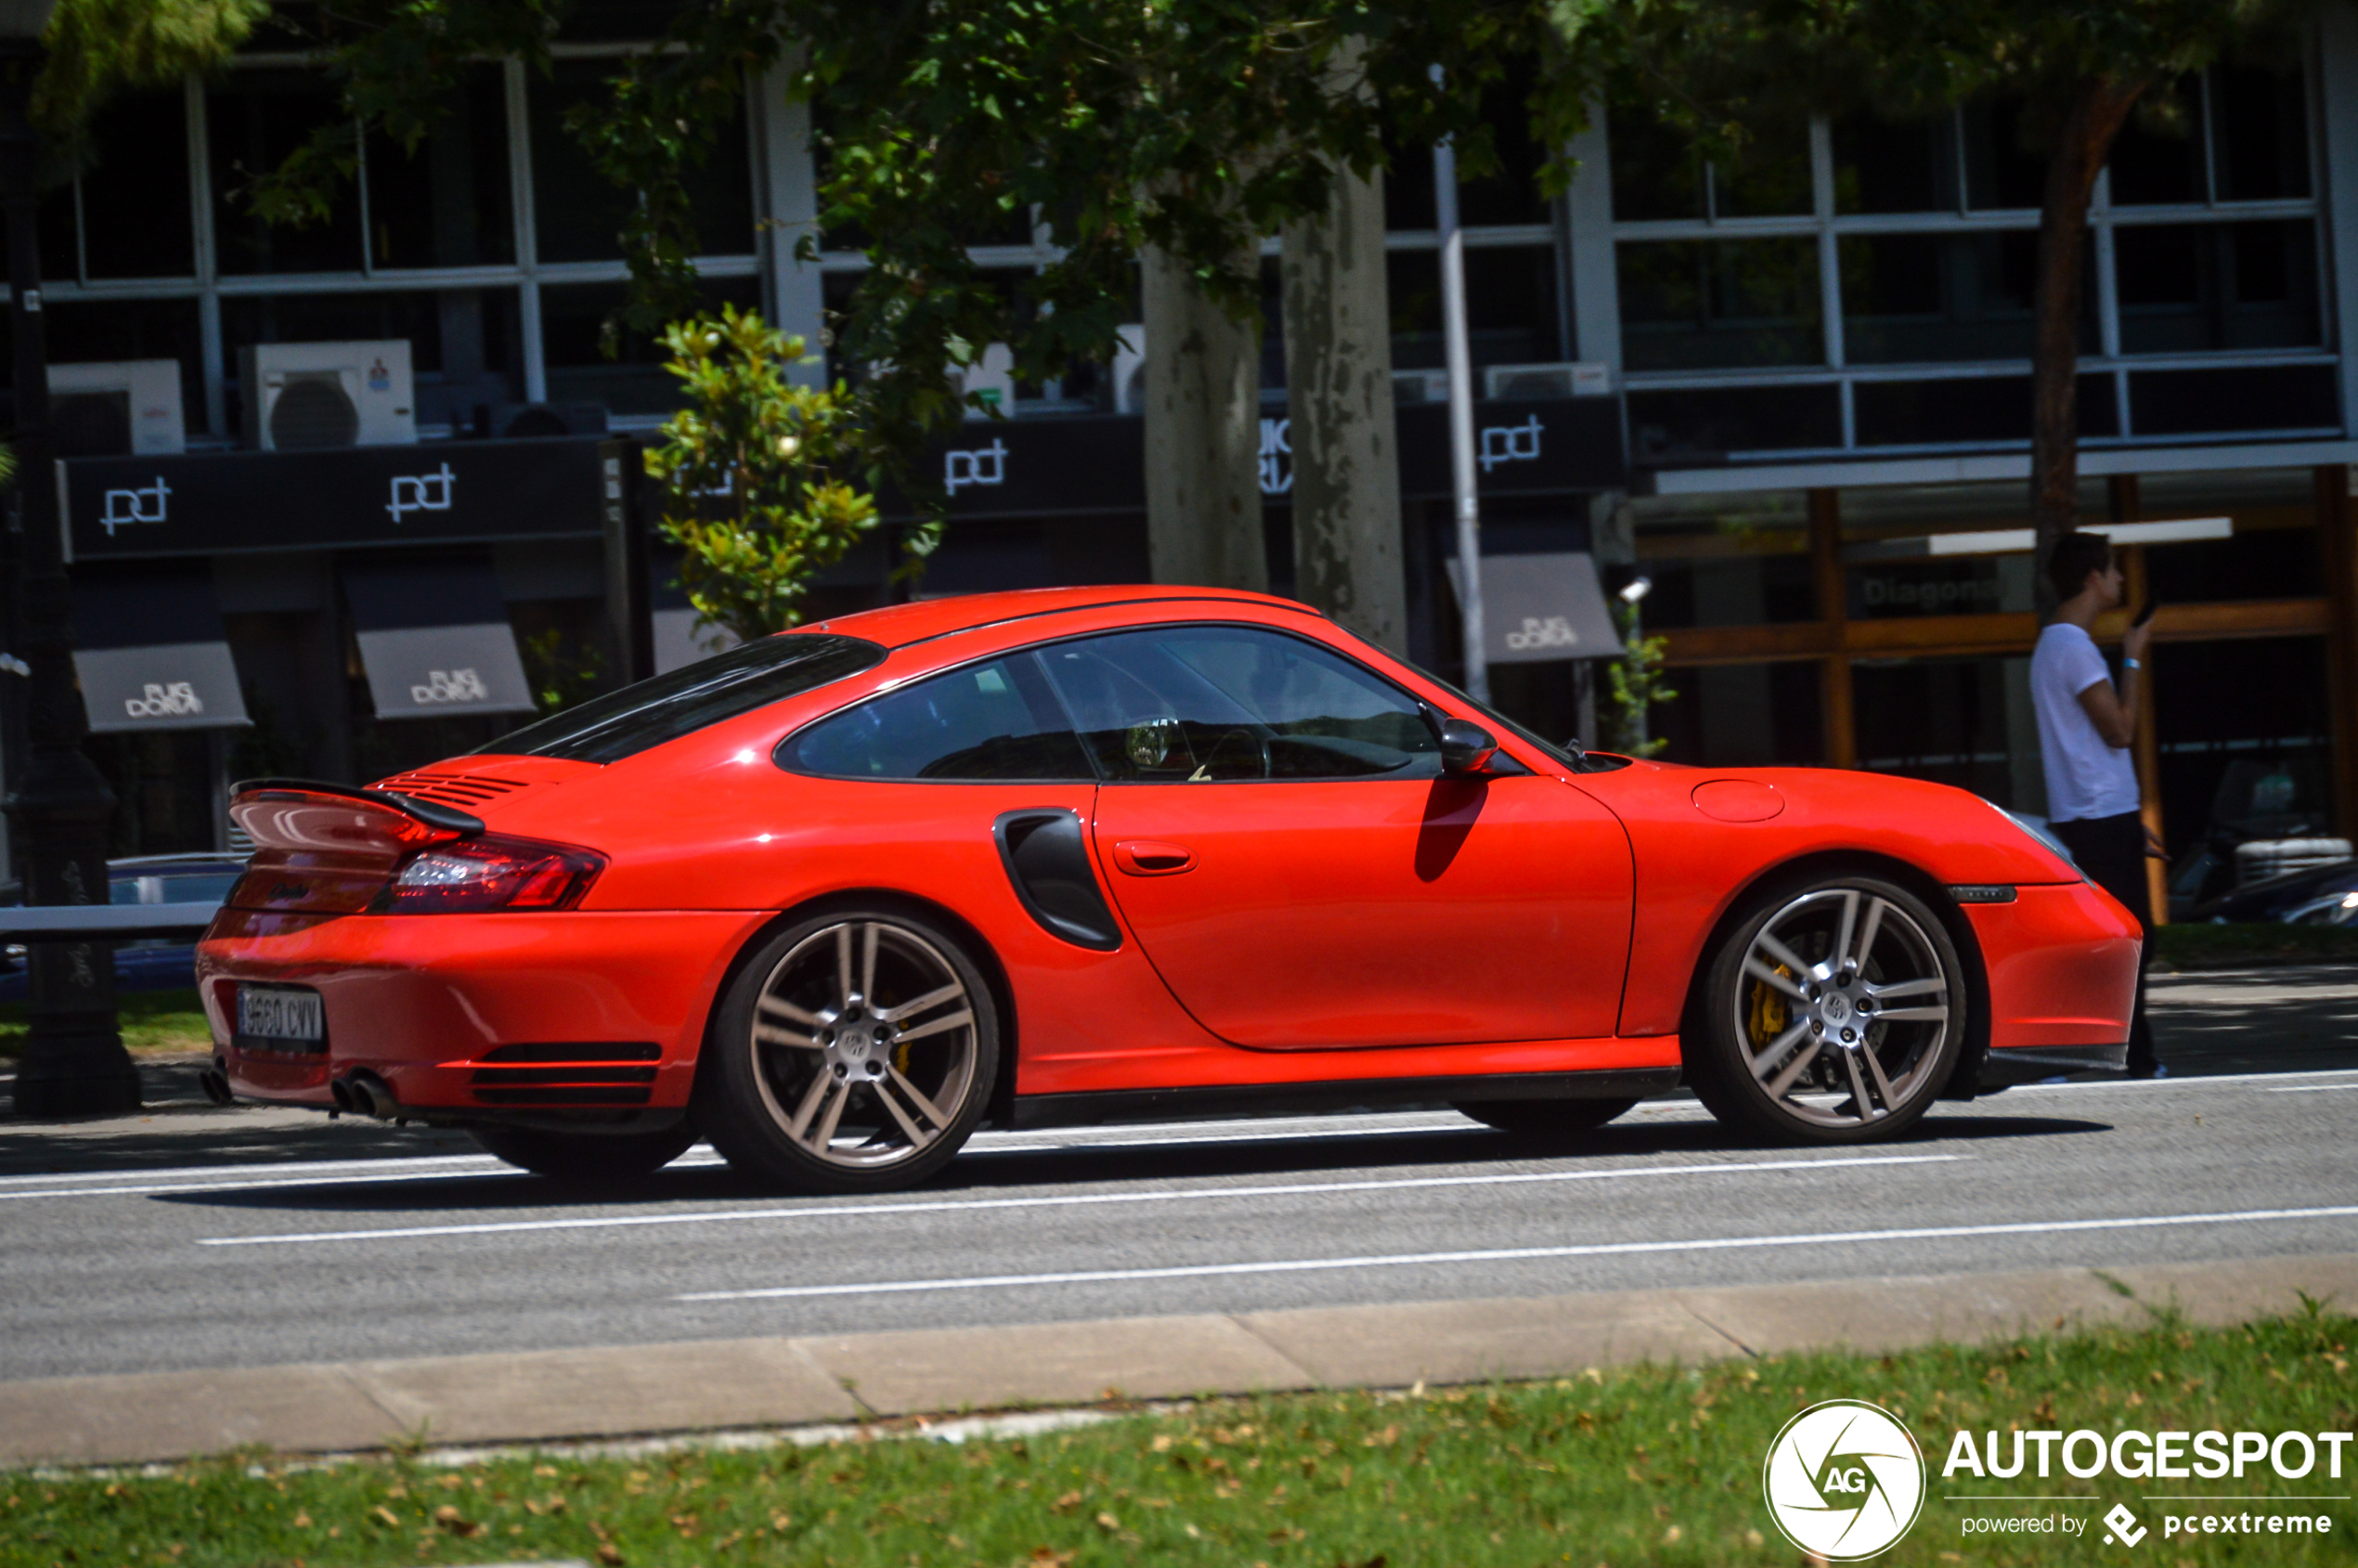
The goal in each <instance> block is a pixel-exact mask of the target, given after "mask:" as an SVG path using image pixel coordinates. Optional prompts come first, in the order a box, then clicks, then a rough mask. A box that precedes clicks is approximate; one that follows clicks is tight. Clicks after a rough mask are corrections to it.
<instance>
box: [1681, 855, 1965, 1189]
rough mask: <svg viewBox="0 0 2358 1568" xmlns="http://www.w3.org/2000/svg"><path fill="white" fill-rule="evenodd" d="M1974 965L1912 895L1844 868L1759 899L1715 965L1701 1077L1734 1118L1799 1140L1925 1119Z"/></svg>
mask: <svg viewBox="0 0 2358 1568" xmlns="http://www.w3.org/2000/svg"><path fill="white" fill-rule="evenodd" d="M1966 1001H1967V990H1966V986H1965V969H1964V965H1963V961H1962V960H1961V959H1960V958H1959V957H1958V955H1957V948H1956V944H1955V943H1954V942H1953V941H1951V940H1950V936H1949V931H1948V927H1946V926H1944V925H1943V924H1942V922H1941V920H1940V917H1939V916H1938V915H1937V914H1934V913H1933V911H1932V909H1931V908H1930V907H1929V906H1928V905H1926V904H1925V902H1924V901H1923V900H1922V899H1921V898H1919V897H1917V896H1916V895H1915V894H1914V893H1911V892H1910V891H1909V890H1908V889H1906V888H1901V887H1899V886H1898V885H1897V884H1895V883H1891V882H1886V881H1884V880H1883V879H1881V878H1879V877H1874V876H1869V875H1859V874H1846V875H1834V876H1829V877H1821V878H1818V879H1816V880H1812V881H1808V882H1805V883H1801V884H1798V885H1795V884H1786V885H1784V886H1782V887H1781V888H1772V889H1770V890H1769V891H1768V892H1765V893H1763V894H1761V895H1759V896H1758V897H1756V899H1755V900H1754V901H1753V902H1752V904H1751V905H1750V906H1749V908H1748V909H1747V910H1746V911H1745V913H1744V914H1743V917H1742V918H1740V919H1739V920H1738V921H1737V922H1736V924H1735V926H1734V927H1733V928H1732V929H1730V931H1729V933H1728V936H1727V939H1726V940H1724V941H1723V942H1722V943H1721V944H1720V946H1719V948H1718V950H1717V952H1714V953H1713V954H1712V956H1711V958H1710V960H1709V966H1708V969H1707V971H1706V973H1705V978H1704V988H1703V996H1702V1000H1701V1004H1700V1007H1701V1016H1700V1017H1697V1018H1694V1019H1691V1020H1690V1021H1691V1026H1692V1030H1693V1035H1694V1038H1693V1042H1692V1044H1691V1048H1690V1050H1689V1052H1688V1067H1689V1078H1690V1080H1691V1082H1692V1083H1693V1085H1694V1090H1695V1094H1696V1095H1697V1096H1698V1097H1700V1098H1701V1099H1702V1101H1703V1103H1704V1105H1705V1106H1706V1107H1708V1108H1709V1109H1710V1111H1711V1113H1712V1114H1713V1115H1714V1116H1716V1117H1717V1118H1718V1119H1719V1120H1720V1121H1722V1122H1724V1123H1726V1124H1727V1125H1729V1126H1730V1127H1733V1128H1736V1129H1738V1130H1740V1131H1743V1132H1745V1133H1749V1134H1756V1135H1757V1136H1762V1137H1768V1138H1773V1139H1776V1140H1778V1141H1780V1142H1787V1143H1819V1144H1850V1143H1867V1142H1871V1141H1873V1140H1876V1139H1881V1138H1888V1137H1892V1136H1895V1135H1897V1134H1899V1133H1900V1132H1902V1131H1904V1130H1906V1129H1907V1128H1909V1127H1911V1126H1913V1125H1914V1124H1915V1123H1916V1122H1917V1121H1919V1120H1920V1119H1921V1118H1922V1117H1923V1116H1924V1112H1925V1111H1926V1110H1928V1109H1929V1108H1931V1106H1932V1102H1933V1100H1934V1098H1935V1097H1936V1096H1937V1095H1938V1094H1939V1093H1940V1091H1941V1089H1942V1087H1943V1086H1944V1085H1946V1084H1947V1082H1948V1081H1949V1078H1950V1074H1951V1073H1953V1072H1954V1071H1955V1069H1956V1065H1957V1057H1958V1055H1959V1053H1960V1051H1961V1050H1962V1048H1963V1042H1964V1039H1965V1028H1966V1022H1967V1020H1966V1016H1965V1008H1966Z"/></svg>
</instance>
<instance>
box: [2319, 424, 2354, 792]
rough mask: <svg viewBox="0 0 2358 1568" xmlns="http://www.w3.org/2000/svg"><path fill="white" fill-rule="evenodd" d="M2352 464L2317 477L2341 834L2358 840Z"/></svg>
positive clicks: (2332, 466) (2325, 468) (2322, 470)
mask: <svg viewBox="0 0 2358 1568" xmlns="http://www.w3.org/2000/svg"><path fill="white" fill-rule="evenodd" d="M2350 486H2351V471H2350V466H2349V465H2348V464H2347V463H2326V464H2324V465H2322V466H2320V467H2319V468H2318V470H2317V473H2316V496H2317V554H2318V557H2319V560H2320V563H2321V564H2323V566H2324V567H2325V572H2326V615H2327V617H2328V618H2327V623H2326V625H2327V629H2326V704H2327V707H2328V711H2329V712H2330V715H2331V719H2330V722H2331V724H2332V726H2333V734H2332V740H2331V745H2332V748H2333V770H2334V773H2333V799H2334V825H2335V830H2336V831H2337V832H2339V834H2340V835H2341V836H2343V837H2345V838H2358V507H2353V506H2352V504H2351V495H2350Z"/></svg>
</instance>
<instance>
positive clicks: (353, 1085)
mask: <svg viewBox="0 0 2358 1568" xmlns="http://www.w3.org/2000/svg"><path fill="white" fill-rule="evenodd" d="M197 1086H198V1087H199V1088H201V1089H202V1090H203V1091H204V1097H205V1098H206V1099H208V1100H211V1101H212V1102H213V1103H214V1105H217V1106H226V1105H235V1104H236V1103H237V1095H235V1094H234V1093H232V1092H231V1090H230V1088H229V1075H228V1074H227V1072H225V1071H223V1070H222V1066H221V1063H220V1062H219V1061H218V1060H215V1061H214V1062H211V1063H209V1064H208V1065H207V1066H206V1067H205V1069H204V1070H203V1071H201V1072H200V1073H198V1074H197ZM328 1096H329V1098H330V1099H332V1100H333V1101H334V1102H335V1107H336V1109H338V1110H340V1111H344V1112H348V1113H349V1114H351V1115H354V1116H369V1117H374V1118H375V1119H376V1120H377V1121H392V1120H393V1119H394V1118H395V1117H397V1116H399V1115H400V1114H401V1102H400V1101H399V1100H397V1099H395V1097H394V1094H393V1085H392V1084H390V1083H387V1082H385V1081H384V1080H383V1079H382V1078H379V1077H378V1076H377V1075H376V1074H375V1073H373V1072H370V1071H369V1069H366V1068H356V1069H353V1070H352V1071H350V1072H347V1073H345V1074H344V1075H343V1077H342V1078H339V1079H336V1080H334V1081H333V1082H330V1083H329V1085H328Z"/></svg>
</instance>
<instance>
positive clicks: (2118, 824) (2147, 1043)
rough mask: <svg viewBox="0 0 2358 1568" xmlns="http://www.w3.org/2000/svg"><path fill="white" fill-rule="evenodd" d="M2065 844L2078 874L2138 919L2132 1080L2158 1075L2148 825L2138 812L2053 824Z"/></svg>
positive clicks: (2132, 1036)
mask: <svg viewBox="0 0 2358 1568" xmlns="http://www.w3.org/2000/svg"><path fill="white" fill-rule="evenodd" d="M2048 825H2049V826H2050V827H2052V828H2054V830H2055V836H2056V837H2058V838H2060V839H2062V840H2063V841H2064V848H2065V849H2069V850H2070V851H2071V858H2072V859H2073V860H2074V861H2075V862H2078V863H2079V874H2080V875H2082V876H2085V877H2086V878H2087V879H2088V880H2089V881H2091V882H2093V883H2094V884H2095V885H2096V886H2097V887H2099V888H2103V889H2104V890H2105V892H2107V893H2110V894H2111V895H2112V896H2113V897H2114V898H2116V899H2118V900H2119V901H2120V902H2121V905H2122V907H2123V908H2125V909H2127V910H2128V911H2129V913H2130V914H2133V915H2135V916H2136V917H2137V930H2138V933H2139V935H2141V936H2142V937H2144V943H2145V946H2144V954H2143V956H2142V957H2140V959H2139V960H2138V964H2137V1011H2136V1015H2135V1017H2133V1018H2131V1021H2130V1025H2129V1076H2130V1077H2131V1078H2151V1077H2152V1076H2153V1075H2154V1035H2153V1029H2152V1027H2151V1026H2150V1025H2148V1024H2147V1023H2146V1022H2145V967H2146V965H2149V964H2151V963H2152V962H2153V951H2154V927H2153V917H2152V914H2151V913H2150V911H2151V910H2152V908H2153V900H2152V896H2151V895H2150V894H2149V893H2148V892H2147V891H2146V888H2145V823H2144V818H2142V817H2140V816H2139V815H2138V814H2137V813H2136V812H2134V811H2123V812H2122V813H2121V814H2120V815H2118V816H2117V817H2086V818H2083V819H2081V820H2080V821H2079V822H2075V823H2049V824H2048Z"/></svg>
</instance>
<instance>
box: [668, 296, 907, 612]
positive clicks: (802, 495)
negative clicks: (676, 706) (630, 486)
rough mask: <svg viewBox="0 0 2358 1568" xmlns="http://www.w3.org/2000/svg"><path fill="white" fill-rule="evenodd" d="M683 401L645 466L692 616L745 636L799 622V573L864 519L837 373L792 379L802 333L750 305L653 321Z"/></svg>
mask: <svg viewBox="0 0 2358 1568" xmlns="http://www.w3.org/2000/svg"><path fill="white" fill-rule="evenodd" d="M663 343H664V346H665V347H666V348H667V349H668V350H670V352H671V360H670V362H669V363H668V364H667V366H666V367H665V369H668V370H669V371H670V372H671V373H672V374H673V375H675V376H677V377H679V378H680V382H681V385H682V387H683V388H684V390H685V391H686V394H687V401H688V406H687V407H686V408H683V409H681V410H680V412H679V413H677V414H674V415H673V416H672V417H671V418H670V419H669V420H667V421H665V422H664V424H663V427H662V429H661V431H660V432H659V441H658V444H657V445H656V446H654V447H652V448H650V449H649V451H648V453H647V457H646V462H647V473H649V475H651V476H652V477H654V479H656V480H658V481H660V482H661V483H662V485H663V486H664V499H663V514H662V523H661V526H662V529H663V533H664V536H665V537H666V538H669V539H671V540H672V541H673V542H674V543H677V544H679V545H680V546H681V547H682V548H683V549H684V550H685V551H687V560H686V564H685V568H684V571H683V574H682V577H683V582H684V586H685V587H686V588H687V590H688V602H689V603H692V604H693V605H694V606H695V607H696V614H697V617H698V619H697V624H698V625H699V626H717V627H720V628H725V629H727V630H729V631H731V632H733V633H734V634H735V635H736V636H738V637H739V638H741V639H745V640H747V641H750V640H751V639H753V638H756V637H764V636H767V635H769V634H770V633H771V632H773V631H784V629H786V628H788V627H791V626H795V625H797V624H799V623H800V621H801V619H802V600H803V595H804V593H805V592H806V591H807V590H808V589H809V587H810V579H811V578H812V577H815V576H816V575H817V574H818V573H820V572H822V571H824V570H825V569H826V568H827V567H829V566H832V565H834V564H836V562H838V561H840V560H842V559H843V556H844V553H845V551H849V549H850V548H851V547H852V546H853V545H854V544H856V543H858V542H859V540H860V538H862V536H863V535H865V534H866V533H867V532H868V531H869V530H870V529H872V528H874V527H875V523H876V503H875V498H874V497H872V496H870V495H868V494H867V493H865V492H864V491H862V490H861V489H859V488H857V487H856V486H854V485H853V484H852V482H851V479H852V476H853V475H855V474H858V473H862V471H863V470H864V469H865V468H866V466H867V465H868V463H869V461H870V460H871V453H870V452H869V449H868V445H869V444H868V438H867V437H866V435H865V434H864V433H863V432H862V429H861V427H860V425H859V423H858V422H857V421H856V420H855V419H854V418H853V416H852V412H851V410H850V408H849V406H848V400H847V398H846V397H845V395H844V389H843V387H842V385H841V384H840V383H838V384H837V385H836V386H835V387H834V388H832V389H819V388H813V387H805V386H797V385H795V384H794V383H793V382H791V381H789V380H788V379H787V369H788V368H789V367H791V366H793V365H794V364H796V363H797V362H798V361H800V360H801V359H802V356H803V347H804V344H803V341H802V339H800V338H798V337H795V336H792V335H791V334H789V333H785V332H781V331H779V330H776V329H774V328H772V327H771V326H770V325H769V324H768V323H766V322H764V321H763V320H762V318H761V317H760V316H759V315H758V314H757V313H756V312H753V311H743V312H740V311H739V310H737V309H736V307H735V306H733V305H731V306H727V307H724V308H723V310H722V312H721V314H720V315H719V317H708V316H707V317H697V318H694V319H692V320H687V321H680V322H675V323H673V324H672V325H671V326H670V327H669V328H668V329H667V330H666V331H665V332H664V337H663Z"/></svg>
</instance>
